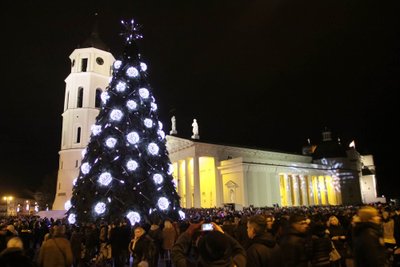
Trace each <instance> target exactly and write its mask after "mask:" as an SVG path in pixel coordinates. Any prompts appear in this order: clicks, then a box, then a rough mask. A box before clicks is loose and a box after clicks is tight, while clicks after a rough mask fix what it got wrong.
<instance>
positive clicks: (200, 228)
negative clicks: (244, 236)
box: [172, 222, 246, 267]
mask: <svg viewBox="0 0 400 267" xmlns="http://www.w3.org/2000/svg"><path fill="white" fill-rule="evenodd" d="M172 260H173V263H174V265H175V266H176V267H187V266H197V267H206V266H207V267H214V266H216V267H217V266H218V267H219V266H221V267H222V266H223V267H245V266H246V251H245V250H244V248H243V247H242V246H241V245H240V244H239V243H238V242H237V241H236V240H235V239H234V238H233V237H231V236H229V235H227V234H226V233H224V231H223V230H222V228H221V227H220V226H219V225H217V224H216V223H214V222H212V223H208V224H207V223H203V222H200V223H193V224H190V226H189V227H188V229H187V230H186V231H185V232H184V233H182V234H181V235H180V236H179V238H178V240H177V241H176V243H175V244H174V246H173V247H172Z"/></svg>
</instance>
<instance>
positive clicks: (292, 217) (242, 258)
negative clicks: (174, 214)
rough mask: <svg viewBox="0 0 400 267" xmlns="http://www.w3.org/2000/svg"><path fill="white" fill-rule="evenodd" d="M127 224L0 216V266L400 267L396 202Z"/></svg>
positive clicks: (195, 214)
mask: <svg viewBox="0 0 400 267" xmlns="http://www.w3.org/2000/svg"><path fill="white" fill-rule="evenodd" d="M185 213H186V219H184V220H181V221H172V220H170V219H166V218H161V217H157V216H154V218H152V221H150V222H146V223H143V224H136V225H131V224H130V221H129V220H128V219H127V218H120V219H118V220H114V221H113V222H106V221H102V220H99V221H98V222H96V223H85V224H82V225H70V224H68V223H67V221H66V220H64V219H63V220H53V219H51V218H50V219H48V218H39V217H36V216H17V217H3V218H0V266H4V267H8V266H10V267H11V266H27V267H31V266H32V267H58V266H63V267H65V266H74V267H83V266H113V267H120V266H121V267H123V266H132V267H156V266H165V267H172V266H174V267H186V266H191V267H192V266H193V267H194V266H202V267H208V266H210V267H212V266H227V267H228V266H237V267H245V266H249V267H257V266H264V267H265V266H277V267H279V266H284V267H290V266H298V267H314V266H320V267H324V266H326V267H350V266H348V265H349V259H351V261H350V262H351V265H352V266H355V267H392V266H400V261H399V256H400V249H398V247H399V243H400V208H399V207H397V206H394V205H387V204H380V203H377V204H374V205H367V206H312V207H291V208H284V207H271V208H270V207H265V208H254V207H249V208H244V209H243V210H240V211H237V210H232V209H229V208H214V209H186V210H185Z"/></svg>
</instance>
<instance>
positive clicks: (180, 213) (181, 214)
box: [178, 210, 186, 220]
mask: <svg viewBox="0 0 400 267" xmlns="http://www.w3.org/2000/svg"><path fill="white" fill-rule="evenodd" d="M178 214H179V216H180V217H181V220H184V219H185V218H186V214H185V213H184V212H183V211H182V210H180V211H178Z"/></svg>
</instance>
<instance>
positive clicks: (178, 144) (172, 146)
mask: <svg viewBox="0 0 400 267" xmlns="http://www.w3.org/2000/svg"><path fill="white" fill-rule="evenodd" d="M166 138H167V150H168V152H169V153H170V154H171V153H174V152H177V151H179V150H182V149H185V148H188V147H191V146H193V144H194V142H192V141H190V140H187V139H183V138H179V137H175V136H171V135H167V137H166Z"/></svg>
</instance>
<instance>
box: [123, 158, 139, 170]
mask: <svg viewBox="0 0 400 267" xmlns="http://www.w3.org/2000/svg"><path fill="white" fill-rule="evenodd" d="M138 167H139V164H138V163H137V161H135V160H128V162H127V163H126V168H127V169H128V170H130V171H134V170H136V169H137V168H138Z"/></svg>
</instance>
